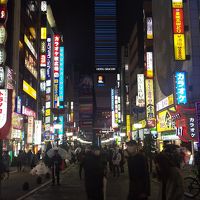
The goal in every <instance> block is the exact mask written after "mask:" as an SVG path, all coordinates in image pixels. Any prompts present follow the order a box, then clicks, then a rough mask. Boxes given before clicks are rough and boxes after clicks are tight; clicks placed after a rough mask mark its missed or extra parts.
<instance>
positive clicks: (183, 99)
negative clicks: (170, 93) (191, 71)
mask: <svg viewBox="0 0 200 200" xmlns="http://www.w3.org/2000/svg"><path fill="white" fill-rule="evenodd" d="M175 87H176V102H177V104H186V103H187V85H186V72H176V73H175Z"/></svg>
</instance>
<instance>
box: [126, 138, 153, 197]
mask: <svg viewBox="0 0 200 200" xmlns="http://www.w3.org/2000/svg"><path fill="white" fill-rule="evenodd" d="M124 155H125V157H126V158H127V163H128V171H129V194H128V199H127V200H147V199H148V196H149V195H150V180H149V169H148V162H147V159H146V157H145V156H144V154H142V153H140V152H137V142H136V141H133V140H132V141H130V142H128V143H127V150H126V151H125V152H124Z"/></svg>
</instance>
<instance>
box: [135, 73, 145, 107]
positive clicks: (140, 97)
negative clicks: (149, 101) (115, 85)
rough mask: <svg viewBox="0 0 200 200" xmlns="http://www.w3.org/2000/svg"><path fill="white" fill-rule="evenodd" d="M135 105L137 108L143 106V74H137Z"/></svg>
mask: <svg viewBox="0 0 200 200" xmlns="http://www.w3.org/2000/svg"><path fill="white" fill-rule="evenodd" d="M137 86H138V95H137V104H138V106H139V107H144V106H145V92H144V74H137Z"/></svg>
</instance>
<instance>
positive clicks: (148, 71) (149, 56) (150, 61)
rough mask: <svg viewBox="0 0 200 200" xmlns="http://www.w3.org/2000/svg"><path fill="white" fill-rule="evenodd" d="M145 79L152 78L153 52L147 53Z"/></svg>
mask: <svg viewBox="0 0 200 200" xmlns="http://www.w3.org/2000/svg"><path fill="white" fill-rule="evenodd" d="M146 56H147V68H146V77H147V78H153V52H147V54H146Z"/></svg>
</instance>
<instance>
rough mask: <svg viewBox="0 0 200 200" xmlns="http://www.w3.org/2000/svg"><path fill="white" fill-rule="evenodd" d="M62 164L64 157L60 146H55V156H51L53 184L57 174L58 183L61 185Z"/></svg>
mask: <svg viewBox="0 0 200 200" xmlns="http://www.w3.org/2000/svg"><path fill="white" fill-rule="evenodd" d="M61 164H62V158H61V156H60V155H59V153H58V148H55V149H54V156H53V157H52V158H51V170H52V185H55V176H56V180H57V185H60V170H61V169H60V168H61Z"/></svg>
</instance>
